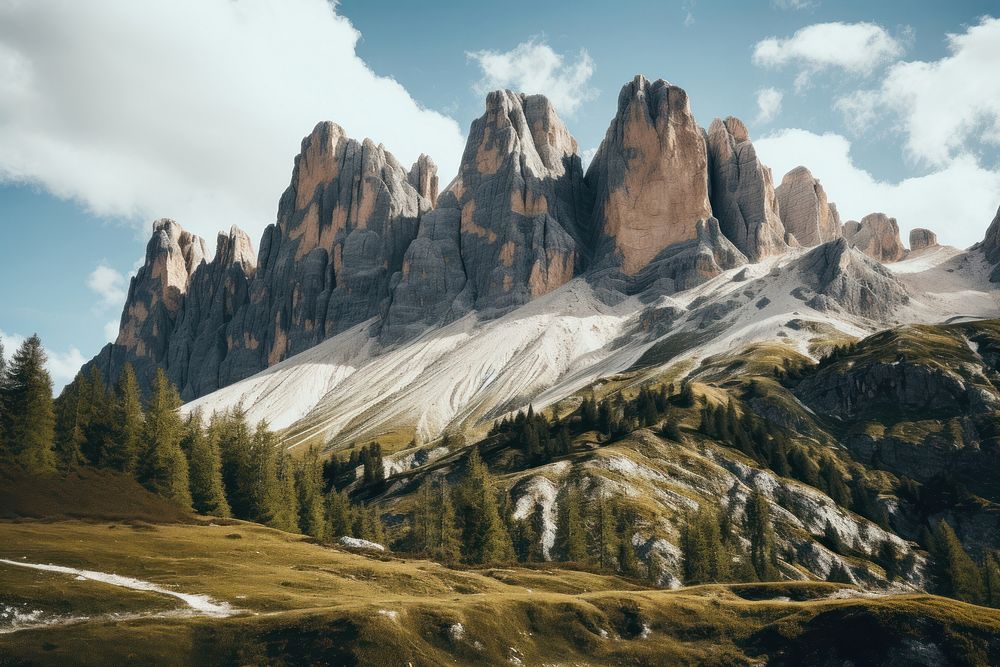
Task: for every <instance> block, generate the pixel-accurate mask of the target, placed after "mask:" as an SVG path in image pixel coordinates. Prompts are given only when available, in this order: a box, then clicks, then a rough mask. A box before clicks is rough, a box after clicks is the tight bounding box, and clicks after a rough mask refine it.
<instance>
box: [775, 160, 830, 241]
mask: <svg viewBox="0 0 1000 667" xmlns="http://www.w3.org/2000/svg"><path fill="white" fill-rule="evenodd" d="M775 194H776V196H777V200H778V210H779V211H780V213H781V222H782V224H783V225H784V227H785V231H786V232H788V233H789V234H791V235H792V236H794V237H795V240H796V241H797V242H798V244H799V245H801V246H806V247H810V246H816V245H819V244H821V243H826V242H827V241H832V240H834V239H836V238H839V237H840V236H841V228H840V214H839V213H837V208H836V207H835V206H834V205H833V204H830V203H829V202H827V198H826V191H825V190H824V189H823V186H822V185H820V182H819V180H817V179H816V178H814V177H813V175H812V173H811V172H810V171H809V170H808V169H806V168H805V167H796V168H795V169H792V170H791V171H790V172H788V173H787V174H785V176H784V178H782V179H781V185H779V186H778V188H777V190H776V191H775Z"/></svg>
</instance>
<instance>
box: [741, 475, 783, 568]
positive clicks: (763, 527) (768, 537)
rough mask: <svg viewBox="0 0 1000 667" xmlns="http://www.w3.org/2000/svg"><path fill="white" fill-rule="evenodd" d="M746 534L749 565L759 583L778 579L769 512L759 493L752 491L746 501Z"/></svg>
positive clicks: (764, 500) (765, 501)
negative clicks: (751, 566)
mask: <svg viewBox="0 0 1000 667" xmlns="http://www.w3.org/2000/svg"><path fill="white" fill-rule="evenodd" d="M746 514H747V517H746V518H747V534H748V535H749V536H750V563H751V564H752V565H753V569H754V572H755V573H756V574H757V578H758V579H760V580H761V581H774V580H775V579H777V578H778V568H777V556H776V555H775V550H774V529H773V528H772V527H771V510H770V507H769V506H768V504H767V500H766V499H765V498H764V496H763V495H761V493H760V492H758V491H754V492H753V494H751V496H750V499H749V500H748V501H747V510H746Z"/></svg>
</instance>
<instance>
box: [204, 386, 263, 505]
mask: <svg viewBox="0 0 1000 667" xmlns="http://www.w3.org/2000/svg"><path fill="white" fill-rule="evenodd" d="M208 428H209V431H214V432H216V433H217V438H218V442H219V456H220V458H221V460H222V484H223V487H224V488H225V490H226V499H227V500H228V501H229V507H230V509H231V510H232V513H233V516H235V517H236V518H238V519H249V520H252V518H253V517H252V508H251V502H252V498H251V494H252V489H251V484H250V481H251V477H252V475H253V474H254V471H253V470H251V467H250V465H251V456H250V449H251V447H252V446H253V434H252V433H251V431H250V426H249V424H248V423H247V418H246V412H244V410H243V406H242V405H237V406H236V407H235V408H233V409H232V410H231V411H229V412H227V413H226V414H224V415H212V419H211V421H210V422H209V427H208ZM210 437H211V436H210Z"/></svg>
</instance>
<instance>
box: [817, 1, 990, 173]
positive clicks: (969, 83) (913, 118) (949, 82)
mask: <svg viewBox="0 0 1000 667" xmlns="http://www.w3.org/2000/svg"><path fill="white" fill-rule="evenodd" d="M946 40H947V44H948V50H949V55H948V56H946V57H944V58H941V59H940V60H934V61H930V62H925V61H912V62H899V63H896V64H894V65H892V66H891V67H890V68H889V69H888V70H887V71H886V75H885V78H884V80H883V81H882V84H881V86H880V87H879V88H878V89H876V90H865V91H858V92H856V93H853V94H852V95H849V96H847V97H844V98H841V99H839V100H837V102H836V107H837V109H838V110H840V111H841V112H842V113H843V114H844V118H845V121H846V122H847V123H848V124H849V125H850V126H852V127H854V128H855V129H864V126H865V125H869V124H871V123H872V122H873V121H875V119H876V118H878V117H881V116H882V115H887V114H888V115H891V116H893V117H894V118H897V119H898V120H899V121H900V123H899V126H900V127H901V128H902V130H903V132H904V133H905V136H906V142H905V145H906V150H907V153H908V154H909V155H910V156H911V157H913V158H915V159H917V160H918V161H922V162H925V163H927V164H932V165H945V164H947V163H949V162H950V161H951V160H952V158H953V157H954V156H955V155H957V154H960V153H962V152H964V151H967V150H970V149H971V144H973V143H975V142H980V141H981V142H985V143H988V144H992V145H993V146H1000V76H997V63H1000V19H996V18H992V17H984V18H983V19H981V20H980V22H979V23H978V24H977V25H974V26H972V27H970V28H969V29H968V30H966V31H965V32H964V33H962V34H949V35H947V37H946ZM859 120H862V121H864V124H863V125H861V126H859V124H858V121H859Z"/></svg>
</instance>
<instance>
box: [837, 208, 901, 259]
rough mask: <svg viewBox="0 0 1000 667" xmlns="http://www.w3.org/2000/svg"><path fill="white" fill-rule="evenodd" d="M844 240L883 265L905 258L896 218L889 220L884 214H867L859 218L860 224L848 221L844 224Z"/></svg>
mask: <svg viewBox="0 0 1000 667" xmlns="http://www.w3.org/2000/svg"><path fill="white" fill-rule="evenodd" d="M844 238H846V239H847V241H848V243H850V244H851V245H852V246H854V247H855V248H857V249H858V250H860V251H861V252H863V253H865V254H866V255H868V256H869V257H871V258H872V259H875V260H878V261H880V262H883V263H888V262H898V261H899V260H901V259H903V258H904V257H905V256H906V248H905V247H903V241H902V240H901V239H900V238H899V225H898V224H897V223H896V218H890V217H889V216H887V215H886V214H885V213H869V214H868V215H866V216H865V217H863V218H861V222H855V221H854V220H848V221H847V222H845V223H844Z"/></svg>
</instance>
